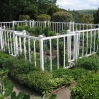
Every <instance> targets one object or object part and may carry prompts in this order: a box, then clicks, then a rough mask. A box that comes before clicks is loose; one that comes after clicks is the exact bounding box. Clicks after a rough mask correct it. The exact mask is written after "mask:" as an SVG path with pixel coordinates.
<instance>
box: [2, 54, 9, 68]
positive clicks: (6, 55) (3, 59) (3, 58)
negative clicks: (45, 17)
mask: <svg viewBox="0 0 99 99" xmlns="http://www.w3.org/2000/svg"><path fill="white" fill-rule="evenodd" d="M9 57H10V55H8V54H5V53H3V52H0V67H1V68H2V65H3V63H5V61H6V59H8V58H9Z"/></svg>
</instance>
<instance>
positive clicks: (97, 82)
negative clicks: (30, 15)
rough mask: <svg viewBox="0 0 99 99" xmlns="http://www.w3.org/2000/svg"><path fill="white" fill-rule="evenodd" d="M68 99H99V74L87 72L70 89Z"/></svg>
mask: <svg viewBox="0 0 99 99" xmlns="http://www.w3.org/2000/svg"><path fill="white" fill-rule="evenodd" d="M70 99H99V74H94V73H92V72H89V74H88V75H87V76H86V77H83V79H80V80H79V81H78V83H77V85H76V86H75V87H73V88H71V98H70Z"/></svg>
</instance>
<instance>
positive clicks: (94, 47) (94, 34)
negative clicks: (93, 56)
mask: <svg viewBox="0 0 99 99" xmlns="http://www.w3.org/2000/svg"><path fill="white" fill-rule="evenodd" d="M95 40H96V30H95V31H94V52H95V47H96V45H95V44H96V43H95Z"/></svg>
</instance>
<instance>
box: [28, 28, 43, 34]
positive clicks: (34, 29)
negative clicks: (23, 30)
mask: <svg viewBox="0 0 99 99" xmlns="http://www.w3.org/2000/svg"><path fill="white" fill-rule="evenodd" d="M28 32H29V33H30V35H35V36H39V35H41V34H42V30H41V27H39V26H36V27H31V28H30V30H29V31H28Z"/></svg>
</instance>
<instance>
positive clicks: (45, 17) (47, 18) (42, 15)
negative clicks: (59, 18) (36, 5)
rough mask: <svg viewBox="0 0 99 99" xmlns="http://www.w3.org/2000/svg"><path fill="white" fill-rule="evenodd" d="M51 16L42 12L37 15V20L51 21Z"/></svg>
mask: <svg viewBox="0 0 99 99" xmlns="http://www.w3.org/2000/svg"><path fill="white" fill-rule="evenodd" d="M50 19H51V17H50V16H49V15H47V14H41V15H39V16H37V21H49V20H50Z"/></svg>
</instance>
